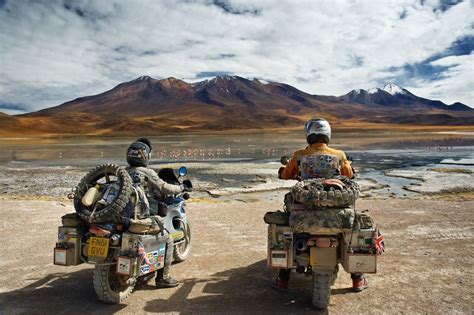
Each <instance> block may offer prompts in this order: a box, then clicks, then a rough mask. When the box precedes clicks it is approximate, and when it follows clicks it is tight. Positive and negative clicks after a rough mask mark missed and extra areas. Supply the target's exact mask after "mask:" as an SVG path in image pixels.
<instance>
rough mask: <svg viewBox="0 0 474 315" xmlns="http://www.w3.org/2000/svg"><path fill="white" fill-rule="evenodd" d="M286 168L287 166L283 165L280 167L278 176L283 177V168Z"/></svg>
mask: <svg viewBox="0 0 474 315" xmlns="http://www.w3.org/2000/svg"><path fill="white" fill-rule="evenodd" d="M284 169H285V168H284V167H283V166H282V167H280V169H279V170H278V178H279V179H282V178H281V173H283V170H284Z"/></svg>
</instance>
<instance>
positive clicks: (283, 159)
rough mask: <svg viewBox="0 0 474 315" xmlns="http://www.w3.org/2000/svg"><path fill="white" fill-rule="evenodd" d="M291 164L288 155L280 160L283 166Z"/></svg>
mask: <svg viewBox="0 0 474 315" xmlns="http://www.w3.org/2000/svg"><path fill="white" fill-rule="evenodd" d="M289 162H290V157H289V156H288V155H283V156H282V157H281V158H280V163H281V164H283V165H286V164H288V163H289Z"/></svg>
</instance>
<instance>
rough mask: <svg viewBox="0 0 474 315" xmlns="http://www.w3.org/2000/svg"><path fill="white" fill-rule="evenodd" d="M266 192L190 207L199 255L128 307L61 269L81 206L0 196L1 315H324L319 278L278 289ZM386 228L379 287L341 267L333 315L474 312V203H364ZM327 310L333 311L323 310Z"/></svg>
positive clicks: (83, 272) (141, 291)
mask: <svg viewBox="0 0 474 315" xmlns="http://www.w3.org/2000/svg"><path fill="white" fill-rule="evenodd" d="M278 199H279V198H274V199H273V200H271V199H269V198H266V199H265V200H267V201H260V200H264V198H260V197H259V196H258V195H253V196H252V195H244V196H242V200H246V201H247V202H239V201H234V202H232V203H222V202H220V203H213V202H191V203H190V204H189V213H190V216H191V219H192V224H193V226H192V227H193V232H194V234H193V248H192V256H191V258H190V259H189V260H188V261H186V262H184V263H181V264H177V265H175V266H173V268H172V273H173V275H174V276H175V277H177V278H178V279H180V280H181V281H182V284H181V285H180V286H179V287H177V288H173V289H161V290H155V289H154V286H147V285H139V286H137V288H136V290H135V292H134V293H133V294H132V296H131V297H130V298H129V299H128V300H127V301H126V302H125V303H124V304H121V305H105V304H103V303H100V302H98V301H97V299H96V296H95V293H94V290H93V287H92V269H91V267H90V266H88V265H85V264H83V265H80V266H76V267H60V266H54V265H53V264H52V253H53V251H52V249H53V247H54V243H55V241H56V237H57V235H56V234H57V226H58V224H59V222H60V216H61V215H62V214H64V213H66V212H70V211H72V207H71V206H70V205H69V204H67V203H64V202H62V203H63V205H61V203H60V202H55V201H37V200H36V201H35V200H23V201H21V200H9V199H7V200H0V215H1V217H2V223H1V224H0V240H1V243H0V251H1V252H2V257H1V258H0V266H1V271H2V272H1V274H0V313H1V314H12V313H29V314H31V313H41V314H56V313H112V312H118V313H124V314H125V313H144V312H151V313H154V312H177V313H211V312H212V313H229V312H231V313H256V312H258V313H261V312H264V313H302V312H315V311H313V310H311V308H310V307H309V305H310V301H311V291H310V279H309V278H306V277H305V276H300V275H296V274H294V275H292V280H291V287H292V288H291V290H290V291H289V292H288V293H280V292H277V291H274V290H273V289H271V288H270V286H269V284H270V279H271V278H272V271H271V270H270V269H269V268H267V267H266V261H265V258H266V225H265V223H264V222H263V220H262V217H263V214H264V213H265V212H266V211H268V210H275V209H278V208H279V207H280V201H279V200H278ZM359 209H360V210H362V209H370V213H371V214H372V216H373V217H374V218H375V219H376V221H378V222H379V223H380V225H381V227H382V230H383V231H384V232H385V235H386V239H387V247H388V250H387V252H386V253H385V255H383V256H382V257H381V258H380V260H379V265H378V268H379V273H378V274H377V275H371V276H369V280H370V284H371V287H370V288H369V289H368V290H366V291H363V292H361V293H358V294H355V293H352V292H351V291H350V286H351V281H350V277H349V275H348V274H346V273H345V272H343V271H341V272H340V273H339V277H338V279H337V281H336V284H335V286H334V287H333V290H332V299H331V306H330V308H329V313H333V314H348V313H373V314H380V313H408V314H414V313H430V314H431V313H437V314H445V313H456V314H459V313H462V314H472V312H473V311H474V302H473V297H474V296H473V291H472V286H473V285H474V277H473V274H472V270H474V259H473V256H474V250H473V246H474V245H473V241H472V239H473V238H474V223H473V221H472V213H473V211H474V201H464V202H448V201H439V200H438V201H429V200H397V199H389V200H363V201H361V202H360V203H359ZM315 313H320V314H325V312H315Z"/></svg>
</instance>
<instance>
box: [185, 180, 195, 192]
mask: <svg viewBox="0 0 474 315" xmlns="http://www.w3.org/2000/svg"><path fill="white" fill-rule="evenodd" d="M182 186H183V187H184V189H183V191H187V192H190V191H192V190H193V184H191V181H190V180H189V179H185V180H183V185H182Z"/></svg>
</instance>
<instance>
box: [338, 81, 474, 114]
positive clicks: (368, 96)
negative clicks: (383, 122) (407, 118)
mask: <svg viewBox="0 0 474 315" xmlns="http://www.w3.org/2000/svg"><path fill="white" fill-rule="evenodd" d="M340 99H341V100H342V101H346V102H350V103H359V104H364V105H369V106H375V105H380V106H386V107H402V108H412V109H413V108H423V107H424V108H426V109H441V110H448V111H451V110H461V111H463V110H466V111H469V110H472V109H471V108H470V107H469V106H467V105H464V104H462V103H454V104H453V105H451V106H450V105H446V104H445V103H443V102H441V101H433V100H429V99H426V98H422V97H418V96H416V95H414V94H413V93H411V92H410V91H408V90H406V89H404V88H402V87H400V86H398V85H396V84H392V83H391V84H387V85H385V86H384V87H383V88H382V89H380V88H372V89H369V90H363V89H358V90H352V91H350V92H349V93H347V94H346V95H343V96H341V97H340Z"/></svg>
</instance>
